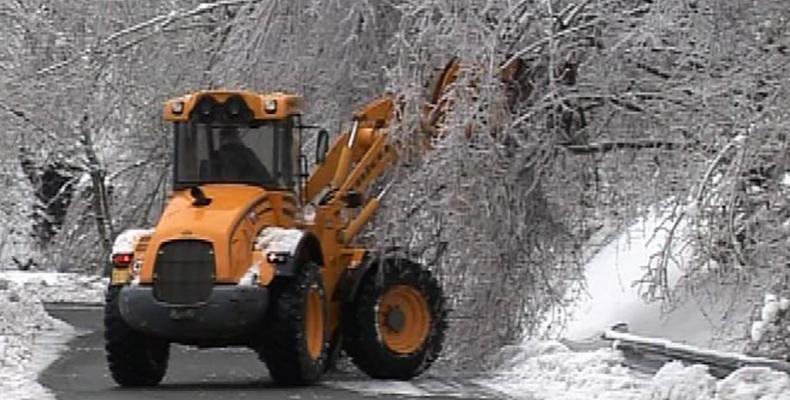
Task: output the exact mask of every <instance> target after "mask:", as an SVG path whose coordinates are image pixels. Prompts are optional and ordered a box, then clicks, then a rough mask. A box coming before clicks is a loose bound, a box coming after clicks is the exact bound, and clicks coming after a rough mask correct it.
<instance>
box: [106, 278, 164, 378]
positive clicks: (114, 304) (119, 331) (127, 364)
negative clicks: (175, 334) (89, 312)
mask: <svg viewBox="0 0 790 400" xmlns="http://www.w3.org/2000/svg"><path fill="white" fill-rule="evenodd" d="M120 291H121V287H120V286H112V287H110V288H109V289H108V290H107V297H106V302H105V305H104V340H105V346H104V348H105V350H106V352H107V365H108V366H109V369H110V373H111V375H112V378H113V380H115V382H116V383H118V384H119V385H121V386H125V387H139V386H156V385H157V384H159V382H161V381H162V378H164V376H165V372H166V371H167V362H168V359H169V358H170V343H168V342H167V341H166V340H163V339H160V338H156V337H152V336H148V335H145V334H143V333H141V332H138V331H135V330H133V329H132V328H131V327H129V325H127V324H126V322H125V321H124V320H123V318H122V317H121V313H120V310H119V309H118V295H119V293H120Z"/></svg>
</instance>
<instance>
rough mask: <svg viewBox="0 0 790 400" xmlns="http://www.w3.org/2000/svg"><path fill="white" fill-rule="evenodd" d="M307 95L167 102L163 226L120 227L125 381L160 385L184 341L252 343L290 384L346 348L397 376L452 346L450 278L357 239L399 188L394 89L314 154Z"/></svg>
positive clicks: (116, 251) (115, 371) (386, 375)
mask: <svg viewBox="0 0 790 400" xmlns="http://www.w3.org/2000/svg"><path fill="white" fill-rule="evenodd" d="M300 107H301V101H300V99H299V97H297V96H295V95H291V94H285V93H266V94H260V93H254V92H248V91H230V90H228V91H225V90H214V91H198V92H195V93H192V94H188V95H186V96H183V97H180V98H176V99H173V100H170V101H167V102H166V103H165V106H164V119H165V120H166V121H168V122H169V123H172V126H173V134H172V135H173V136H172V137H173V148H174V150H175V157H174V159H173V182H172V184H173V192H172V194H171V195H170V197H169V200H168V202H167V204H166V206H165V208H164V210H163V212H162V214H161V217H160V218H159V221H158V222H157V223H156V226H155V227H153V228H151V229H134V230H128V231H125V232H123V233H121V234H120V235H119V236H118V237H117V239H116V241H115V245H114V247H113V254H112V256H111V264H112V265H111V283H110V287H109V290H108V292H107V298H106V305H105V318H104V325H105V343H106V354H107V361H108V364H109V369H110V372H111V374H112V377H113V379H114V380H115V381H116V382H117V383H118V384H119V385H121V386H152V385H156V384H158V383H159V382H160V381H161V380H162V378H163V376H164V375H165V372H166V369H167V364H168V356H169V347H170V344H171V343H180V344H185V345H192V346H197V347H201V348H206V347H222V346H245V347H249V348H250V349H252V350H254V351H255V352H257V354H258V355H259V357H260V358H261V360H262V361H264V362H265V363H266V366H267V367H268V370H269V373H270V375H271V377H272V378H273V379H274V380H275V381H277V382H278V383H282V384H289V385H300V384H309V383H312V382H316V381H318V380H319V379H320V378H321V376H322V374H323V373H324V372H325V371H326V370H327V369H328V368H329V367H330V366H331V364H332V363H333V361H334V359H335V358H336V357H337V355H338V353H339V352H340V351H341V349H342V350H344V351H345V352H346V354H347V355H348V356H349V357H350V358H351V360H352V361H353V362H354V364H356V365H357V366H358V367H359V368H360V369H361V370H362V371H364V372H365V373H367V374H368V375H370V376H371V377H374V378H383V379H410V378H412V377H414V376H417V375H419V374H420V373H422V372H423V371H424V370H425V369H426V368H428V367H429V366H430V365H431V363H432V362H433V361H434V360H435V359H436V358H437V357H438V355H439V353H440V350H441V347H442V341H443V339H444V333H445V332H444V331H445V328H446V310H445V302H444V297H443V295H442V291H441V289H440V286H439V285H438V283H437V281H436V279H435V278H434V277H433V276H432V275H431V273H430V272H429V271H428V270H427V269H426V268H425V267H423V266H422V265H420V264H419V263H418V262H416V261H413V260H410V259H408V258H406V257H404V256H403V255H401V254H398V253H397V252H386V251H372V250H368V249H366V248H364V247H361V246H359V245H358V244H357V243H356V241H355V237H356V236H357V234H358V233H359V232H360V231H361V230H362V228H363V227H364V225H365V224H366V222H368V221H369V220H370V218H371V216H372V215H373V213H374V212H375V211H376V209H377V207H378V205H379V201H380V200H381V197H382V196H383V194H384V193H383V192H380V193H374V194H369V193H368V192H371V191H372V187H371V186H372V185H371V184H372V183H373V182H374V181H375V180H376V179H377V178H378V177H380V176H381V174H382V173H384V172H386V171H387V170H388V169H389V168H390V167H391V165H392V162H393V161H394V159H395V157H396V155H395V152H394V149H393V148H392V146H391V145H390V144H389V143H388V137H387V126H388V123H389V122H390V119H391V118H392V114H393V100H392V99H391V98H389V97H384V98H381V99H378V100H376V101H373V102H371V103H369V104H367V105H366V106H364V107H362V108H361V109H360V110H358V111H356V112H355V113H354V114H353V120H352V128H351V129H350V131H347V132H343V133H341V134H339V136H338V137H337V139H336V140H335V141H334V142H333V144H332V145H331V146H330V145H329V137H328V134H327V132H326V131H325V130H322V131H320V132H318V134H317V138H316V139H317V141H318V142H317V143H318V146H317V147H318V151H317V154H316V164H315V165H314V166H313V167H312V168H308V165H307V157H306V155H305V154H302V139H303V136H304V135H305V132H304V131H305V130H306V128H310V127H306V126H303V125H302V123H301V108H300ZM308 169H309V171H308ZM384 191H386V189H385V190H384Z"/></svg>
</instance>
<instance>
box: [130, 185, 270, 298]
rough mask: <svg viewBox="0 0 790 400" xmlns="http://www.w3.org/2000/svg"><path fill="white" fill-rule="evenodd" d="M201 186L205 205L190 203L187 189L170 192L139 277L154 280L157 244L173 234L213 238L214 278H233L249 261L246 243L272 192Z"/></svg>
mask: <svg viewBox="0 0 790 400" xmlns="http://www.w3.org/2000/svg"><path fill="white" fill-rule="evenodd" d="M201 189H202V190H203V192H204V193H205V195H206V197H207V198H209V199H211V202H210V203H209V204H208V205H204V206H196V205H194V204H193V202H194V198H192V196H190V194H189V190H180V191H177V192H175V193H173V195H172V197H171V198H170V200H169V202H168V204H167V207H165V210H164V212H163V213H162V216H161V217H160V219H159V222H158V224H157V225H156V228H155V229H154V233H153V235H152V236H151V240H150V241H149V243H148V247H147V248H146V251H145V256H144V258H143V262H142V268H141V270H140V282H141V283H150V282H151V281H152V277H153V270H154V264H155V260H156V255H157V252H158V249H159V247H160V246H161V245H162V244H163V243H166V242H169V241H173V240H201V241H206V242H209V243H211V244H212V247H213V252H214V258H215V270H216V281H217V282H233V281H234V280H235V279H237V278H238V277H239V276H241V274H243V273H244V270H246V269H247V267H249V265H250V261H249V253H250V250H251V248H250V243H253V242H254V240H255V237H254V236H255V234H256V232H257V230H258V229H260V226H261V225H263V224H265V221H263V219H264V217H265V215H264V214H267V212H268V213H270V212H271V211H272V209H273V208H272V204H271V200H272V199H271V197H272V196H269V193H267V192H266V191H265V190H264V189H262V188H258V187H254V186H246V185H230V184H222V185H205V186H201ZM272 194H274V193H272ZM278 197H279V196H278ZM271 222H274V221H271ZM232 253H233V254H232Z"/></svg>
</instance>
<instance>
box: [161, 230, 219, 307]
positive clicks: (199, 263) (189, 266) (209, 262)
mask: <svg viewBox="0 0 790 400" xmlns="http://www.w3.org/2000/svg"><path fill="white" fill-rule="evenodd" d="M213 284H214V251H213V249H212V247H211V244H210V243H207V242H204V241H200V240H176V241H172V242H167V243H164V244H163V245H161V246H160V247H159V251H158V252H157V255H156V262H155V263H154V297H156V299H157V300H159V301H163V302H166V303H171V304H194V303H199V302H202V301H205V300H208V298H209V296H210V295H211V288H212V286H213Z"/></svg>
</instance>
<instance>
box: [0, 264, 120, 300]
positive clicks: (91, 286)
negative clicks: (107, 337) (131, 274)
mask: <svg viewBox="0 0 790 400" xmlns="http://www.w3.org/2000/svg"><path fill="white" fill-rule="evenodd" d="M2 282H6V285H8V284H13V285H16V286H21V287H24V288H25V290H27V292H32V293H35V295H36V297H37V298H38V299H40V300H41V301H44V302H50V303H93V304H102V303H104V292H105V290H106V289H107V285H108V284H109V280H108V278H102V277H99V276H88V275H80V274H70V273H59V272H23V271H0V284H3V283H2Z"/></svg>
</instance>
